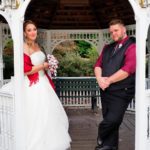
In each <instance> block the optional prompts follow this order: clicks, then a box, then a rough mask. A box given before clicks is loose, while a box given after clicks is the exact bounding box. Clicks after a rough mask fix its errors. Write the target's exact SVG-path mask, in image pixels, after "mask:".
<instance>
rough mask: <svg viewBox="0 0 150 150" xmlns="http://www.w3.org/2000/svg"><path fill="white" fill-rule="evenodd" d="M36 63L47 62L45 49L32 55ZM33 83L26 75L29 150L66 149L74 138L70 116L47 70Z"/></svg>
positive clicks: (27, 147)
mask: <svg viewBox="0 0 150 150" xmlns="http://www.w3.org/2000/svg"><path fill="white" fill-rule="evenodd" d="M30 58H31V61H32V64H33V65H38V64H42V63H43V62H44V61H45V55H44V53H43V52H41V51H38V52H35V53H33V54H32V55H31V56H30ZM29 85H30V81H29V79H28V77H27V76H25V110H26V111H25V118H26V121H25V122H26V131H27V132H26V150H67V149H68V148H69V147H70V142H71V138H70V136H69V134H68V126H69V123H68V118H67V115H66V113H65V111H64V108H63V106H62V104H61V102H60V100H59V98H58V97H57V95H56V93H55V91H54V90H53V88H52V87H51V85H50V83H49V80H48V78H47V76H46V75H45V73H44V71H39V81H38V82H37V83H35V84H32V85H31V86H29Z"/></svg>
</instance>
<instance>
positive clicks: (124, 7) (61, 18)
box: [25, 0, 135, 29]
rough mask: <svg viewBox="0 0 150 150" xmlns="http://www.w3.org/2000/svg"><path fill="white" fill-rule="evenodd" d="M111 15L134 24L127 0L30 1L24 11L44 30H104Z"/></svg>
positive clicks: (28, 17) (26, 16) (27, 16)
mask: <svg viewBox="0 0 150 150" xmlns="http://www.w3.org/2000/svg"><path fill="white" fill-rule="evenodd" d="M112 18H120V19H123V20H124V22H125V24H126V25H128V24H134V23H135V21H134V14H133V10H132V7H131V6H130V4H129V2H128V0H125V1H123V0H31V2H30V4H29V6H28V8H27V11H26V14H25V19H31V20H33V21H35V22H36V23H37V25H38V27H40V28H44V29H103V28H107V27H108V22H109V21H110V20H111V19H112Z"/></svg>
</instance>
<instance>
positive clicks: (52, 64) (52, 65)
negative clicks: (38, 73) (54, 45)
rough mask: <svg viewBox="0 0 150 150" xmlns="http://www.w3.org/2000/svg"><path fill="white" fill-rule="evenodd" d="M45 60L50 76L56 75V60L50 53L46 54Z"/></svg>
mask: <svg viewBox="0 0 150 150" xmlns="http://www.w3.org/2000/svg"><path fill="white" fill-rule="evenodd" d="M47 60H48V63H49V71H50V74H51V76H57V68H58V63H59V62H58V60H57V59H56V58H55V57H54V55H51V54H47Z"/></svg>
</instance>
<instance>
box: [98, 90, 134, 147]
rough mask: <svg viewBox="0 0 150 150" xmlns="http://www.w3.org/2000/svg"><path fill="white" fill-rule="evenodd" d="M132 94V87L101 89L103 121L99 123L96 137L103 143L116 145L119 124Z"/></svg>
mask: <svg viewBox="0 0 150 150" xmlns="http://www.w3.org/2000/svg"><path fill="white" fill-rule="evenodd" d="M133 96H134V89H128V88H126V89H121V90H115V91H108V90H105V91H102V90H101V103H102V115H103V121H102V122H101V123H100V124H99V129H98V138H99V139H100V140H102V142H103V145H107V146H115V147H118V139H119V126H120V124H121V122H122V120H123V116H124V114H125V111H126V109H127V107H128V104H129V103H130V102H131V100H132V98H133Z"/></svg>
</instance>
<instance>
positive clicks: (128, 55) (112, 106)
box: [94, 19, 136, 150]
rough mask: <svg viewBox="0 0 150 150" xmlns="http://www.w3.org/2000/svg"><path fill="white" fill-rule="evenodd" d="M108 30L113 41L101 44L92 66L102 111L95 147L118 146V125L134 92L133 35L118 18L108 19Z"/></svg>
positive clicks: (108, 148) (103, 149)
mask: <svg viewBox="0 0 150 150" xmlns="http://www.w3.org/2000/svg"><path fill="white" fill-rule="evenodd" d="M109 31H110V35H111V38H112V40H113V41H114V42H113V43H111V44H108V45H106V46H104V48H103V50H102V53H101V55H100V57H99V58H98V60H97V62H96V64H95V67H94V72H95V76H96V79H97V82H98V84H99V87H100V92H101V103H102V115H103V120H102V122H101V123H100V124H99V129H98V138H97V146H96V148H95V150H118V139H119V127H120V124H121V122H122V120H123V116H124V113H125V111H126V109H127V107H128V104H129V103H130V102H131V100H132V98H133V97H134V94H135V92H134V91H135V68H136V54H135V39H134V38H133V37H132V38H130V37H128V36H127V34H126V28H125V26H124V23H123V22H122V20H120V19H114V20H112V21H111V22H110V23H109Z"/></svg>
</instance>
